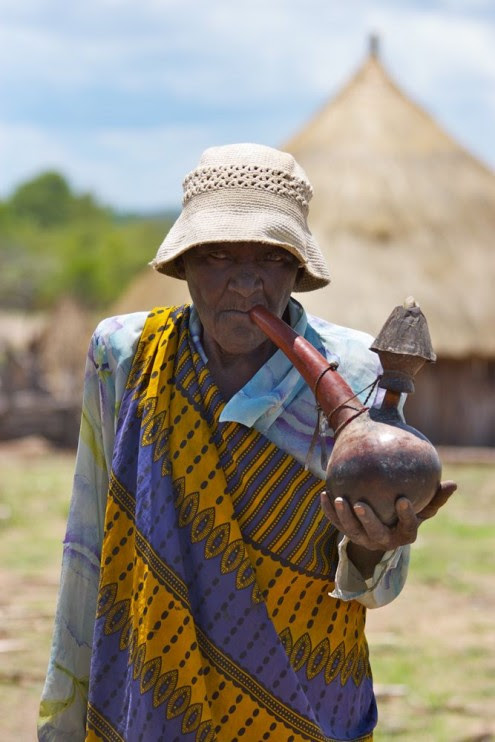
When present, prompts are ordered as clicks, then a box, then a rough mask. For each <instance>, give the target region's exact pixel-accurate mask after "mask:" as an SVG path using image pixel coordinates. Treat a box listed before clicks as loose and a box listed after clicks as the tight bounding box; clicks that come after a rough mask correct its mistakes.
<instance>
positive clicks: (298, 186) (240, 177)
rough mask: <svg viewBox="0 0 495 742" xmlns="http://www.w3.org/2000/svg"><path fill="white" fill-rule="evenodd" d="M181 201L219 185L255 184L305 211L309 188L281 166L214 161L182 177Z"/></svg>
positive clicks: (307, 205) (237, 186)
mask: <svg viewBox="0 0 495 742" xmlns="http://www.w3.org/2000/svg"><path fill="white" fill-rule="evenodd" d="M183 186H184V197H183V204H186V203H187V202H188V201H189V200H190V199H191V198H192V197H193V196H196V195H198V194H199V193H205V192H207V191H216V190H219V189H221V188H257V189H259V190H262V191H269V192H270V193H273V194H275V195H279V196H288V197H289V198H293V199H294V200H295V201H297V202H298V204H299V206H300V207H301V208H302V209H303V210H304V211H306V212H307V211H308V207H309V201H310V199H311V197H312V195H313V189H312V187H311V186H310V185H309V183H307V182H306V181H304V180H302V179H301V178H296V177H294V176H293V175H290V174H289V173H287V172H285V171H284V170H274V169H272V168H267V167H260V166H258V165H218V166H215V167H204V168H198V169H197V170H194V171H193V172H192V173H189V175H187V176H186V178H185V179H184V183H183Z"/></svg>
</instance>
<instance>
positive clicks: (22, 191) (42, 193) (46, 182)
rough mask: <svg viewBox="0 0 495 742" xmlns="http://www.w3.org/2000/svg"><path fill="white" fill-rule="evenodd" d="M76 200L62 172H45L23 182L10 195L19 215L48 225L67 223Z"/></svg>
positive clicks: (11, 204) (14, 209)
mask: <svg viewBox="0 0 495 742" xmlns="http://www.w3.org/2000/svg"><path fill="white" fill-rule="evenodd" d="M73 200H74V196H73V195H72V193H71V189H70V187H69V184H68V183H67V181H66V180H65V178H64V177H63V176H62V175H60V173H56V172H46V173H42V174H41V175H38V176H37V177H36V178H33V180H30V181H28V182H27V183H23V184H22V185H20V186H19V187H18V188H17V190H16V191H15V192H14V194H13V196H12V197H11V199H10V207H11V209H12V211H13V213H14V215H15V216H16V217H18V218H20V219H30V220H31V221H33V222H34V223H35V224H37V225H38V226H39V227H44V228H45V227H53V226H56V225H58V224H64V223H66V222H67V221H68V220H69V219H70V217H71V210H72V204H73Z"/></svg>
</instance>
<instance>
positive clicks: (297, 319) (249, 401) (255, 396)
mask: <svg viewBox="0 0 495 742" xmlns="http://www.w3.org/2000/svg"><path fill="white" fill-rule="evenodd" d="M289 322H290V326H291V327H292V328H293V329H294V330H295V331H296V332H297V333H298V334H300V335H303V336H304V335H306V331H307V329H308V318H307V315H306V312H305V311H304V309H303V307H302V306H301V304H299V302H298V301H296V300H295V299H294V298H291V299H290V300H289ZM189 331H190V333H191V337H192V340H193V343H194V345H195V346H196V348H197V350H198V352H199V354H200V355H201V358H202V359H203V361H204V362H205V363H207V362H208V359H207V356H206V353H205V350H204V348H203V345H202V342H201V334H202V327H201V322H200V319H199V315H198V313H197V310H196V309H195V307H194V305H192V307H191V314H190V319H189ZM304 383H305V382H304V381H303V379H302V378H301V376H300V374H299V372H298V371H296V369H295V368H294V366H293V365H292V363H291V362H290V361H289V359H288V358H287V356H286V355H285V354H284V353H283V352H282V351H281V350H277V351H276V352H275V353H274V355H273V356H272V357H271V358H270V359H269V360H268V361H267V362H266V363H265V364H264V365H263V366H262V367H261V368H260V370H259V371H258V372H257V373H256V374H255V375H254V376H253V378H252V379H250V381H248V383H247V384H245V386H243V387H242V389H240V390H239V391H238V392H237V394H234V396H233V397H232V398H231V399H230V400H229V401H228V402H227V404H226V405H225V407H224V409H223V410H222V413H221V415H220V422H238V423H242V424H243V425H246V426H247V427H256V429H257V430H259V431H260V432H265V431H266V430H267V429H268V428H269V427H270V425H272V424H273V422H274V421H275V420H276V419H277V417H278V416H279V415H280V414H281V413H282V412H283V410H284V409H285V408H286V407H287V405H288V404H289V403H290V401H291V400H292V399H293V398H294V396H295V395H296V394H297V392H298V391H299V390H300V389H301V388H302V387H303V386H304Z"/></svg>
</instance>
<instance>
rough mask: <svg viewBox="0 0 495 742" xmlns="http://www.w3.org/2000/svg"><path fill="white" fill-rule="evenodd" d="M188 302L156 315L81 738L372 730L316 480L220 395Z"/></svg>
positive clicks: (364, 735)
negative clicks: (228, 415) (240, 419)
mask: <svg viewBox="0 0 495 742" xmlns="http://www.w3.org/2000/svg"><path fill="white" fill-rule="evenodd" d="M188 320H189V307H187V306H184V307H178V308H158V309H155V310H154V311H153V312H151V313H150V315H149V316H148V319H147V321H146V324H145V327H144V329H143V332H142V335H141V338H140V342H139V345H138V348H137V351H136V354H135V357H134V360H133V364H132V368H131V371H130V374H129V377H128V380H127V387H126V390H125V393H124V396H123V399H122V403H121V408H120V413H119V419H118V424H117V431H116V440H115V449H114V457H113V464H112V474H111V480H110V487H109V493H108V500H107V509H106V516H105V527H104V539H103V545H102V555H101V575H100V589H99V596H98V604H97V615H96V623H95V633H94V642H93V652H92V663H91V674H90V685H89V701H88V715H87V737H86V739H87V740H97V739H103V740H110V741H111V742H122V741H123V740H126V741H127V742H134V741H138V740H145V741H151V742H155V741H156V740H164V742H173V741H174V740H191V741H193V740H194V742H213V740H217V741H218V742H241V740H249V741H250V742H259V741H261V740H273V741H274V742H282V741H284V742H285V740H287V741H288V742H289V741H290V742H296V741H297V742H299V741H300V740H321V741H323V740H327V741H331V740H363V741H364V740H371V739H372V729H373V727H374V726H375V723H376V704H375V700H374V696H373V690H372V682H371V672H370V667H369V662H368V650H367V645H366V639H365V637H364V623H365V608H364V607H363V606H362V605H360V604H359V603H357V602H355V601H349V602H343V601H340V600H336V599H334V598H332V597H330V596H329V594H328V593H329V592H330V591H331V590H332V588H333V585H334V583H333V580H334V576H335V569H336V563H337V532H336V530H335V529H334V527H333V526H332V525H331V524H330V523H329V522H328V521H327V520H326V518H325V517H324V516H323V514H322V512H321V508H320V505H319V493H320V491H321V489H322V482H321V480H319V479H317V478H316V477H314V476H313V475H312V474H311V473H310V472H307V471H305V470H304V468H303V467H302V466H301V465H300V463H298V462H297V461H296V460H295V459H294V458H293V457H292V456H290V455H289V454H287V453H285V452H284V451H282V450H280V449H279V448H277V447H276V446H275V445H274V444H273V443H271V442H270V441H269V440H267V439H266V438H265V437H264V436H263V435H261V434H259V433H257V432H256V431H255V430H253V429H250V428H247V427H245V426H244V425H241V424H239V423H233V422H226V423H220V422H219V420H218V418H219V416H220V412H221V410H222V408H223V406H224V402H223V400H222V398H221V395H220V393H219V391H218V389H217V387H216V386H215V384H214V382H213V379H212V377H211V375H210V373H209V371H208V368H207V366H206V365H205V364H204V363H203V361H202V359H201V357H200V356H199V354H198V352H197V350H196V348H195V345H194V343H193V342H192V339H191V336H190V334H189V329H188V327H189V321H188Z"/></svg>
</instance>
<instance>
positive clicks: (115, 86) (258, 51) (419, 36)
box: [0, 0, 495, 206]
mask: <svg viewBox="0 0 495 742" xmlns="http://www.w3.org/2000/svg"><path fill="white" fill-rule="evenodd" d="M489 10H490V3H489V2H487V1H486V0H436V2H431V3H429V4H425V3H422V2H421V3H420V2H413V1H412V0H406V1H405V2H403V3H397V2H393V1H392V0H377V2H375V3H373V4H371V3H369V2H366V0H354V1H353V2H351V3H332V2H328V0H307V2H305V3H304V4H303V3H301V2H300V0H271V1H270V2H266V0H251V1H250V2H249V3H232V2H231V0H209V1H208V2H197V0H139V1H138V0H86V2H85V3H84V4H82V3H64V4H63V3H62V2H61V0H22V2H18V3H14V2H13V0H0V16H1V18H2V23H1V24H0V66H1V67H2V77H3V80H4V82H3V86H4V89H3V92H2V91H0V94H1V95H2V99H3V101H4V112H3V116H4V119H3V134H4V136H6V137H7V142H8V146H7V148H4V154H3V155H2V167H1V169H0V190H1V191H2V192H3V193H5V192H7V191H8V190H9V189H10V188H11V187H12V185H13V184H14V183H15V182H18V181H19V180H21V179H22V178H23V177H25V175H27V174H30V173H32V172H35V171H36V169H37V168H41V167H45V164H44V163H46V164H49V163H51V166H56V167H58V168H59V169H61V170H63V171H64V172H65V173H66V174H67V175H69V176H70V177H71V178H73V179H74V181H77V183H78V184H80V185H81V187H84V188H92V189H94V190H96V191H97V192H98V193H99V194H100V195H101V196H102V197H103V198H104V199H105V200H107V201H109V202H112V203H116V204H123V205H126V206H131V205H132V204H134V205H136V206H141V205H142V206H145V205H146V204H147V203H149V204H150V205H152V206H155V205H158V204H160V203H162V202H165V203H167V202H168V203H171V202H174V201H176V200H177V194H178V191H180V188H179V185H180V181H181V179H182V176H183V175H184V173H185V172H186V171H187V169H188V168H189V167H193V166H194V164H195V162H196V160H197V157H198V155H199V152H200V151H201V150H202V149H203V148H204V147H205V146H208V145H209V144H212V143H220V142H222V141H236V140H237V141H239V140H247V139H249V140H254V141H265V142H266V143H268V144H274V145H277V144H279V143H280V142H283V141H284V140H286V139H287V138H288V137H289V136H291V135H292V134H293V133H294V132H295V131H296V129H297V127H298V126H300V125H302V124H303V123H304V121H305V120H306V119H307V117H309V116H310V115H312V114H313V113H314V111H315V110H316V109H317V108H318V107H319V106H320V105H321V103H322V102H323V101H324V100H325V99H326V98H328V97H329V96H331V95H333V94H334V93H335V92H336V90H337V89H338V88H339V87H340V86H341V85H342V84H344V83H345V82H346V81H347V80H348V79H349V77H350V76H351V74H352V73H353V72H354V70H355V69H356V68H357V66H358V65H359V64H360V63H361V61H362V59H363V58H364V55H365V51H366V50H365V46H366V37H367V35H368V33H370V32H371V31H377V32H379V33H380V34H381V36H382V46H383V57H384V60H385V64H386V66H387V67H388V69H389V71H390V73H391V75H392V77H394V78H395V79H396V80H397V81H398V83H399V85H401V86H402V87H404V88H405V90H406V91H407V92H408V93H409V94H410V95H411V96H412V97H413V98H414V99H415V100H416V101H418V102H419V103H420V104H422V105H424V106H425V107H426V108H427V109H428V110H430V111H431V112H432V113H433V114H434V115H435V116H436V117H437V118H438V119H439V120H440V121H441V123H442V124H443V125H444V126H446V128H448V129H449V130H450V131H451V132H454V133H455V134H456V135H457V136H459V137H460V138H461V139H462V140H463V141H464V142H465V143H467V144H468V145H471V148H472V149H476V148H478V150H477V151H478V152H479V153H480V155H482V156H483V157H484V159H486V160H488V161H490V162H492V163H493V164H495V149H494V147H495V145H494V144H493V141H492V137H490V136H488V135H486V136H485V137H480V132H479V126H478V127H476V126H475V125H474V124H473V122H474V121H476V120H478V121H480V120H483V121H486V125H487V130H488V129H491V130H492V131H493V130H495V111H494V102H493V92H492V91H493V89H494V83H495V52H494V49H495V19H490V18H489V16H488V15H487V14H488V12H489ZM480 147H481V150H480ZM6 149H8V152H6V151H5V150H6ZM151 199H152V200H151Z"/></svg>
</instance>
